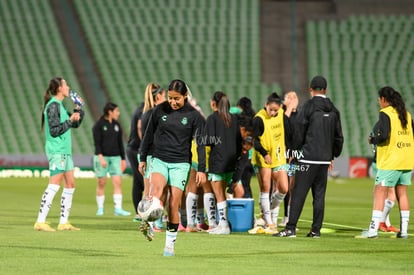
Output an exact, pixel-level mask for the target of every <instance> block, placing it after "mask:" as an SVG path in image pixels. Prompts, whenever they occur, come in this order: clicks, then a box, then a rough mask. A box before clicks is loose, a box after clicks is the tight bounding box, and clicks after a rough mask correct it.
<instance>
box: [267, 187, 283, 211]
mask: <svg viewBox="0 0 414 275" xmlns="http://www.w3.org/2000/svg"><path fill="white" fill-rule="evenodd" d="M285 196H286V194H282V193H280V192H279V191H276V192H274V193H273V194H272V198H271V199H270V209H275V208H276V207H279V205H280V203H281V202H282V201H283V200H284V199H285Z"/></svg>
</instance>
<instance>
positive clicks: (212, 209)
mask: <svg viewBox="0 0 414 275" xmlns="http://www.w3.org/2000/svg"><path fill="white" fill-rule="evenodd" d="M203 201H204V208H205V209H206V212H207V219H208V225H209V226H213V227H214V226H216V224H217V222H216V214H217V213H216V199H215V197H214V194H213V193H204V196H203Z"/></svg>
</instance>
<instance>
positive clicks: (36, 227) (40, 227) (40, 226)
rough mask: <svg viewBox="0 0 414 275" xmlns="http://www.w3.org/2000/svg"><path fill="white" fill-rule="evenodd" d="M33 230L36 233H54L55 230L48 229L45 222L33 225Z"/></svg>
mask: <svg viewBox="0 0 414 275" xmlns="http://www.w3.org/2000/svg"><path fill="white" fill-rule="evenodd" d="M33 228H34V230H37V231H44V232H55V231H56V230H55V229H54V228H52V227H50V225H49V223H47V222H37V223H35V224H34V227H33Z"/></svg>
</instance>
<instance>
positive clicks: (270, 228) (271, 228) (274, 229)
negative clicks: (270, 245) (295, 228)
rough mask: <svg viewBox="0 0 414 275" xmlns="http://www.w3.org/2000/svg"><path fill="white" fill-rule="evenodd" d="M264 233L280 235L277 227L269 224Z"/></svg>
mask: <svg viewBox="0 0 414 275" xmlns="http://www.w3.org/2000/svg"><path fill="white" fill-rule="evenodd" d="M263 231H264V233H265V234H269V235H273V234H276V233H278V231H277V226H276V225H274V224H269V225H268V226H266V227H265V228H264V229H263Z"/></svg>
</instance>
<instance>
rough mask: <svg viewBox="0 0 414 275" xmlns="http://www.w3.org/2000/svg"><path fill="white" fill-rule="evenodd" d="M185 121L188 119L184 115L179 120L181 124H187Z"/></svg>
mask: <svg viewBox="0 0 414 275" xmlns="http://www.w3.org/2000/svg"><path fill="white" fill-rule="evenodd" d="M187 123H188V119H187V118H186V117H184V118H183V119H182V120H181V124H182V125H187Z"/></svg>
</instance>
